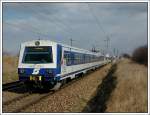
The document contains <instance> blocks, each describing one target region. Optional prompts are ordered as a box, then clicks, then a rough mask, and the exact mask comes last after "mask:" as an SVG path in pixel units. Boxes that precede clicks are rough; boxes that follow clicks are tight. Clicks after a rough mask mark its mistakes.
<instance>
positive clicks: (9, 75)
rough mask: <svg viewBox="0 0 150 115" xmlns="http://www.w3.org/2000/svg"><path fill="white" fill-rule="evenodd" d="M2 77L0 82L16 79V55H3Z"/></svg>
mask: <svg viewBox="0 0 150 115" xmlns="http://www.w3.org/2000/svg"><path fill="white" fill-rule="evenodd" d="M2 62H3V64H2V65H3V73H2V75H3V77H2V82H3V84H4V83H9V82H12V81H16V80H18V76H17V64H18V58H17V57H16V56H10V55H3V61H2Z"/></svg>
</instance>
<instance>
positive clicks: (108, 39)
mask: <svg viewBox="0 0 150 115" xmlns="http://www.w3.org/2000/svg"><path fill="white" fill-rule="evenodd" d="M104 41H105V42H106V48H107V53H108V47H109V42H110V38H109V37H108V36H107V38H106V40H104Z"/></svg>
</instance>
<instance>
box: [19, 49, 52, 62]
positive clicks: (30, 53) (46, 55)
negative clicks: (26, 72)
mask: <svg viewBox="0 0 150 115" xmlns="http://www.w3.org/2000/svg"><path fill="white" fill-rule="evenodd" d="M22 62H23V63H29V64H41V63H52V62H53V56H52V47H51V46H41V47H26V48H25V51H24V57H23V61H22Z"/></svg>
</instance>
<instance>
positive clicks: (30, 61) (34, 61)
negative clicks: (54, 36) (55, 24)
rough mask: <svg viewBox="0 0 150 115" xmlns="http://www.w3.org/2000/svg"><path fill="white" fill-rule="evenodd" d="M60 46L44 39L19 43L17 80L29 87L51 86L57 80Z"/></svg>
mask: <svg viewBox="0 0 150 115" xmlns="http://www.w3.org/2000/svg"><path fill="white" fill-rule="evenodd" d="M59 50H60V48H58V45H57V44H56V43H55V42H50V41H46V40H37V41H30V42H25V43H22V44H21V49H20V55H19V64H18V75H19V80H20V81H22V82H24V83H25V84H26V85H27V86H29V87H32V86H34V87H40V88H42V87H46V88H49V87H52V86H53V85H55V84H56V83H57V82H58V81H59V80H60V76H58V74H60V66H59V60H58V58H59V57H60V53H59Z"/></svg>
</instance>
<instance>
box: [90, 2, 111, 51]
mask: <svg viewBox="0 0 150 115" xmlns="http://www.w3.org/2000/svg"><path fill="white" fill-rule="evenodd" d="M87 6H88V8H89V11H90V13H91V14H92V16H93V18H94V19H95V21H96V24H97V26H98V28H99V30H100V31H102V32H103V33H104V35H105V37H106V39H105V40H104V41H105V42H106V47H107V52H108V47H109V46H110V37H109V35H108V32H106V31H105V30H104V28H103V26H102V24H101V22H100V19H98V18H97V16H96V15H95V14H94V12H93V9H92V8H91V7H90V5H89V3H87Z"/></svg>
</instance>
